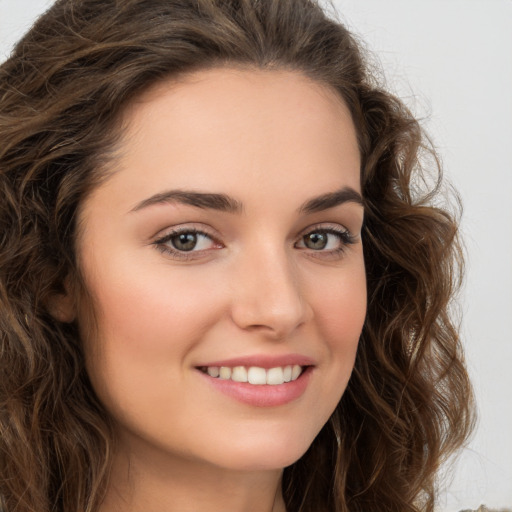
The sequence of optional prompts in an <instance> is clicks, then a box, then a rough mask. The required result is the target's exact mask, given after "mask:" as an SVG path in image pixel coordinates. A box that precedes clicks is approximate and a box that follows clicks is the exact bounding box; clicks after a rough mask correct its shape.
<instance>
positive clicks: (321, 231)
mask: <svg viewBox="0 0 512 512" xmlns="http://www.w3.org/2000/svg"><path fill="white" fill-rule="evenodd" d="M354 242H355V240H354V237H353V236H352V235H351V233H350V232H349V231H348V230H346V229H343V228H333V227H329V228H318V229H316V228H315V229H313V230H311V231H309V232H308V233H306V234H305V235H302V237H301V238H300V239H299V241H298V242H297V244H296V247H298V248H299V249H310V250H312V251H317V252H327V253H338V252H341V251H343V250H344V249H345V248H346V246H347V245H349V244H353V243H354Z"/></svg>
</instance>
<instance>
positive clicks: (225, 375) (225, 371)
mask: <svg viewBox="0 0 512 512" xmlns="http://www.w3.org/2000/svg"><path fill="white" fill-rule="evenodd" d="M219 377H220V378H221V379H223V380H228V379H230V378H231V368H228V367H227V366H221V367H220V370H219Z"/></svg>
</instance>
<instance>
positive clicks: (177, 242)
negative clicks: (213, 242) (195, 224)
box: [171, 233, 197, 251]
mask: <svg viewBox="0 0 512 512" xmlns="http://www.w3.org/2000/svg"><path fill="white" fill-rule="evenodd" d="M171 242H172V245H173V246H174V248H175V249H178V250H179V251H191V250H192V249H194V247H195V246H196V245H197V235H196V234H195V233H180V234H179V235H176V236H175V237H173V238H172V239H171Z"/></svg>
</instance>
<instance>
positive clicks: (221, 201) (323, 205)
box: [131, 187, 363, 213]
mask: <svg viewBox="0 0 512 512" xmlns="http://www.w3.org/2000/svg"><path fill="white" fill-rule="evenodd" d="M173 202H177V203H182V204H186V205H190V206H195V207H196V208H202V209H208V210H217V211H222V212H228V213H241V212H242V211H243V204H242V203H241V202H240V201H238V200H237V199H234V198H232V197H230V196H228V195H227V194H216V193H207V192H192V191H186V190H168V191H166V192H162V193H159V194H155V195H153V196H151V197H149V198H147V199H144V200H143V201H141V202H140V203H138V204H137V205H136V206H135V207H134V208H133V209H132V210H131V211H132V212H136V211H139V210H142V209H143V208H147V207H148V206H152V205H155V204H163V203H173ZM347 202H352V203H357V204H360V205H361V206H362V205H363V198H362V197H361V194H359V192H357V191H356V190H354V189H353V188H351V187H343V188H342V189H340V190H336V191H335V192H328V193H326V194H322V195H320V196H317V197H313V198H312V199H309V200H308V201H306V202H305V203H304V204H302V205H301V206H300V207H299V209H298V211H299V213H315V212H321V211H324V210H328V209H330V208H334V207H336V206H339V205H341V204H343V203H347Z"/></svg>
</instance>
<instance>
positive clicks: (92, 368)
mask: <svg viewBox="0 0 512 512" xmlns="http://www.w3.org/2000/svg"><path fill="white" fill-rule="evenodd" d="M103 261H104V262H103V264H102V265H101V266H98V267H97V269H96V272H95V273H93V272H90V273H89V276H90V279H89V281H88V283H87V285H88V288H89V289H90V291H91V295H92V297H93V303H94V310H95V311H96V318H97V331H96V332H94V334H93V335H91V336H89V337H88V338H86V339H88V342H87V343H86V347H85V348H86V350H85V352H86V360H87V367H88V373H89V375H90V377H91V381H92V382H93V385H94V387H95V389H96V391H97V393H98V395H100V398H102V399H103V400H104V401H106V402H108V403H109V404H111V405H112V404H115V403H117V404H118V405H119V406H121V407H122V405H121V402H122V401H123V400H125V398H126V397H128V396H129V397H131V399H132V400H134V399H135V398H136V396H139V395H140V396H143V395H144V394H146V395H147V396H152V395H155V389H161V388H162V385H163V384H165V383H167V384H168V385H169V386H171V385H172V383H173V382H174V381H175V380H177V379H178V378H180V376H182V375H183V372H184V369H185V368H186V363H187V361H188V359H187V356H188V354H189V353H190V351H191V350H193V348H194V346H195V345H196V344H198V343H199V342H200V340H201V339H202V337H203V336H204V333H205V332H206V331H207V330H208V329H209V327H210V326H211V324H212V323H213V322H214V321H215V318H216V317H217V316H218V314H217V313H216V312H215V311H214V309H213V308H214V305H215V304H218V301H217V300H216V298H215V297H214V290H215V288H214V287H210V286H204V285H203V286H201V282H202V281H203V280H202V279H201V278H200V277H199V276H197V277H196V278H191V276H190V275H187V274H186V273H183V272H181V273H176V272H175V273H171V272H169V269H168V268H167V266H166V265H165V264H164V265H161V266H158V265H157V266H156V267H150V266H148V268H151V270H150V271H148V270H144V269H143V268H141V267H142V265H131V264H130V262H128V261H121V262H119V261H117V262H116V264H115V265H110V264H109V262H108V261H106V260H103ZM203 284H204V283H203Z"/></svg>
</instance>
